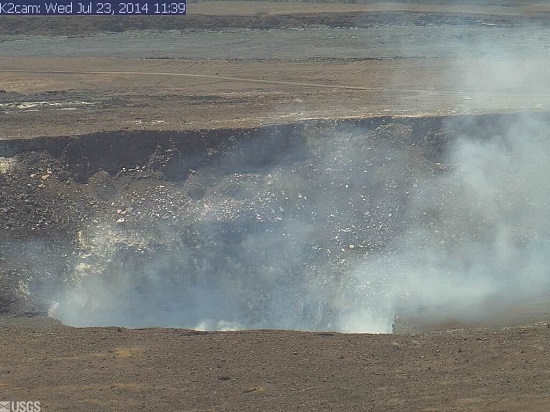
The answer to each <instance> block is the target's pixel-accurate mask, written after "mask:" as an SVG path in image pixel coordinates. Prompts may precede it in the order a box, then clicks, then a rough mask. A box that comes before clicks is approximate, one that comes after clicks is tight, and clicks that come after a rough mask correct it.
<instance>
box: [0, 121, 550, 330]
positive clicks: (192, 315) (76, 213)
mask: <svg viewBox="0 0 550 412" xmlns="http://www.w3.org/2000/svg"><path fill="white" fill-rule="evenodd" d="M545 121H547V116H546V115H543V114H539V115H537V116H529V117H524V116H518V115H485V116H453V117H429V118H394V117H379V118H373V119H368V120H357V121H346V120H341V121H309V122H300V123H292V124H287V125H279V126H269V127H260V128H254V129H223V130H215V131H206V130H204V131H197V132H169V131H166V132H143V133H142V132H109V133H94V134H88V135H82V136H76V137H56V138H42V139H31V140H9V141H2V142H1V146H0V150H1V152H0V154H1V172H2V174H1V176H0V178H1V182H2V192H1V203H2V212H3V213H2V214H1V215H0V218H1V219H2V220H1V222H0V225H1V227H2V228H3V231H2V238H1V244H0V245H1V251H2V256H3V258H2V261H1V268H2V271H3V273H4V274H5V276H4V277H3V280H2V295H1V300H0V304H1V310H2V311H3V312H4V313H14V314H35V313H49V314H50V315H51V316H53V317H55V318H58V319H59V320H61V321H62V322H63V323H65V324H68V325H75V326H97V325H106V326H108V325H120V326H127V327H150V326H165V327H183V328H198V329H221V330H224V329H231V330H233V329H258V328H264V329H298V330H337V331H367V332H373V331H374V332H391V331H392V327H393V328H394V329H395V328H396V322H397V325H399V323H398V322H400V321H401V322H404V323H403V324H402V325H401V327H402V328H403V330H405V328H407V327H410V326H411V325H407V324H406V323H407V322H409V323H410V322H413V320H414V318H415V317H418V316H422V317H423V318H424V321H428V320H429V321H430V322H435V321H437V319H438V317H445V318H447V317H452V318H458V319H462V320H464V321H467V320H468V318H469V317H473V316H477V315H479V313H480V312H483V313H487V311H488V309H487V307H490V308H492V307H493V306H494V307H498V302H499V301H500V300H502V299H506V300H510V299H513V300H514V301H516V299H517V300H520V299H522V296H523V297H524V296H525V294H527V293H528V292H532V291H540V290H542V289H544V287H546V286H547V279H546V278H547V277H546V276H545V267H546V263H547V262H546V259H547V256H548V253H547V252H548V250H547V248H550V239H547V238H546V237H545V235H544V233H545V229H546V228H545V227H544V225H543V224H544V223H545V220H544V216H545V215H546V206H545V205H546V204H537V202H538V199H539V198H540V197H542V198H546V195H547V194H548V195H550V187H548V188H546V190H548V191H549V193H545V192H544V191H543V192H542V193H539V192H537V191H536V190H535V188H534V185H535V184H536V183H537V182H536V180H535V179H534V176H541V175H543V173H544V171H543V170H539V168H543V169H545V168H547V167H548V164H550V162H547V160H550V159H546V157H544V156H546V154H542V153H541V152H540V149H541V148H544V147H545V146H546V147H548V148H550V146H549V145H550V142H546V140H544V139H545V138H542V137H541V135H540V134H541V133H543V132H545V129H544V127H543V125H545ZM517 128H521V130H522V131H523V132H524V134H523V135H522V138H521V141H520V140H519V139H518V138H517V136H516V135H515V134H514V131H516V129H517ZM526 133H527V134H526ZM520 143H521V144H520ZM474 149H475V152H474ZM531 150H532V151H533V155H535V156H534V157H533V156H531V153H530V152H529V151H531ZM544 153H546V152H544ZM549 153H550V152H549ZM537 156H542V157H540V158H539V159H538V161H537ZM521 159H526V160H527V159H533V160H532V161H526V162H525V164H522V163H521ZM537 187H538V186H537ZM538 190H544V187H543V188H542V189H540V188H538ZM480 193H481V194H482V195H483V196H481V197H480V196H479V194H480ZM474 199H475V202H474V201H473V200H474ZM533 259H534V262H535V263H533ZM534 264H536V265H540V268H535V269H533V265H534ZM441 273H443V275H442V274H441ZM503 277H504V278H505V281H504V282H503V281H502V278H503ZM526 277H527V278H529V279H530V280H529V282H527V284H526ZM522 294H523V295H522ZM465 296H466V297H465ZM442 311H443V312H442ZM489 312H490V310H489ZM485 316H488V315H487V314H486V315H485ZM401 319H408V321H407V322H405V321H403V320H401ZM416 326H417V327H420V326H421V325H420V324H418V325H416Z"/></svg>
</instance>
